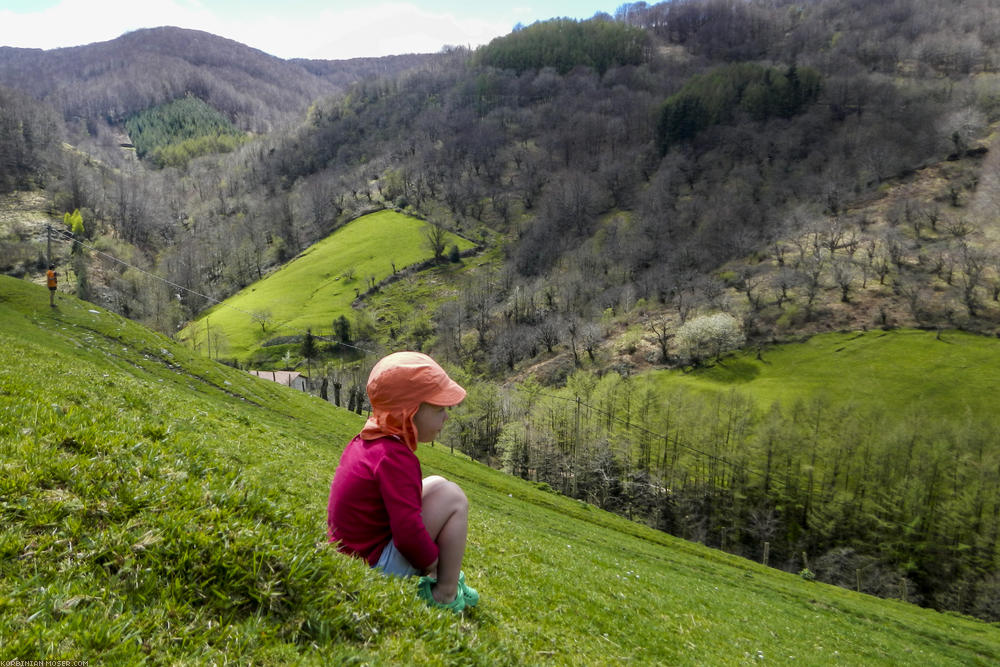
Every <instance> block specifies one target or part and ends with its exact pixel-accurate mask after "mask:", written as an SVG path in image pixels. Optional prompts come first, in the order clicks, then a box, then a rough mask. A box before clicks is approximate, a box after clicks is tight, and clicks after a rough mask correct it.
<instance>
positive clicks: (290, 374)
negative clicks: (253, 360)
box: [250, 371, 306, 391]
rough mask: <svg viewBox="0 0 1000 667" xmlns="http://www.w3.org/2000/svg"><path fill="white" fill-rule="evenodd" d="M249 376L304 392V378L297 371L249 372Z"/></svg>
mask: <svg viewBox="0 0 1000 667" xmlns="http://www.w3.org/2000/svg"><path fill="white" fill-rule="evenodd" d="M250 375H256V376H257V377H259V378H264V379H265V380H270V381H271V382H277V383H278V384H283V385H285V386H286V387H291V388H292V389H298V390H299V391H306V378H305V377H304V376H303V375H302V373H299V372H298V371H250Z"/></svg>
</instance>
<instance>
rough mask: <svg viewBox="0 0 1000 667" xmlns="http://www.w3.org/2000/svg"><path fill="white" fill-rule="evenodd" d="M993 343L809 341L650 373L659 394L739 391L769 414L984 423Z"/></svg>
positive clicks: (930, 334)
mask: <svg viewBox="0 0 1000 667" xmlns="http://www.w3.org/2000/svg"><path fill="white" fill-rule="evenodd" d="M997 350H998V342H997V340H996V339H994V338H991V337H986V336H980V335H975V334H970V333H964V332H961V331H947V332H941V333H940V334H938V333H936V332H934V331H924V330H917V329H903V330H895V331H883V330H873V331H853V332H846V333H831V334H821V335H817V336H812V337H810V338H808V339H806V340H803V341H801V342H798V343H794V344H786V345H776V346H771V347H765V348H762V349H761V350H760V351H759V352H760V354H759V355H758V350H756V349H752V350H744V351H742V352H740V353H738V354H735V355H731V356H728V357H726V358H724V359H722V360H720V362H719V363H715V364H711V365H707V366H705V367H702V368H696V369H693V370H692V371H691V372H688V373H683V374H682V373H669V372H668V373H654V374H653V376H654V377H655V378H656V382H657V384H658V385H659V386H660V387H661V388H666V387H669V386H686V387H689V388H692V389H698V390H703V391H708V392H717V391H720V390H722V391H729V390H730V389H732V388H737V389H738V390H740V391H743V392H746V393H747V394H748V395H751V396H753V397H754V399H755V400H756V401H757V403H758V404H759V405H761V406H762V407H767V406H769V405H771V404H773V403H775V402H777V403H782V404H784V405H789V406H790V405H792V404H793V403H794V402H795V401H797V400H800V399H802V398H803V397H822V398H823V399H825V400H828V401H829V402H830V403H831V404H836V405H848V404H857V405H871V404H878V405H880V406H883V407H884V409H885V410H886V412H888V413H891V414H901V413H905V412H907V411H910V410H914V409H916V411H919V412H921V413H924V414H929V415H932V416H935V417H939V418H942V419H951V418H952V417H954V416H955V415H961V414H963V413H966V412H971V413H972V414H979V415H985V414H990V413H991V412H992V406H993V405H994V401H993V397H992V396H991V392H992V390H993V388H995V387H996V386H997V383H998V382H1000V366H998V365H997V363H996V359H997Z"/></svg>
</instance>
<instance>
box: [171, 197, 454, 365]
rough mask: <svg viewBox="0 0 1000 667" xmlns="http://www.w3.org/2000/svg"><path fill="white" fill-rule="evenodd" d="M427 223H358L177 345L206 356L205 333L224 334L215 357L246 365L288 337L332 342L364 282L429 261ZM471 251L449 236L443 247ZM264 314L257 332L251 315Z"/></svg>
mask: <svg viewBox="0 0 1000 667" xmlns="http://www.w3.org/2000/svg"><path fill="white" fill-rule="evenodd" d="M427 224H428V223H426V222H423V221H421V220H418V219H416V218H413V217H410V216H407V215H403V214H402V213H397V212H395V211H379V212H377V213H371V214H369V215H365V216H362V217H360V218H358V219H357V220H354V221H353V222H351V223H349V224H347V225H345V226H344V227H342V228H340V229H338V230H337V231H336V232H334V233H333V234H331V235H330V236H328V237H327V238H325V239H323V240H322V241H320V242H318V243H316V244H314V245H312V246H310V247H309V248H308V249H307V250H305V251H304V252H302V254H300V255H299V256H298V257H296V258H295V259H293V260H292V261H290V262H289V263H288V264H286V265H284V266H283V267H281V268H280V269H278V270H277V271H275V272H274V273H272V274H270V275H268V276H266V277H265V278H264V279H263V280H261V281H258V282H256V283H254V284H252V285H250V286H249V287H247V288H245V289H243V290H242V291H240V292H239V293H237V294H235V295H233V296H232V297H230V298H228V299H226V300H225V301H223V302H222V303H221V304H219V305H217V306H214V307H213V308H211V309H209V310H207V311H206V312H205V313H204V314H202V315H201V316H200V317H199V318H198V319H197V320H195V321H194V322H192V323H191V324H189V325H188V326H187V327H185V328H184V329H182V330H181V331H180V332H179V334H178V338H179V339H180V340H182V341H186V342H188V343H189V344H190V343H194V344H195V345H197V346H199V347H201V349H202V350H203V351H207V347H206V342H205V341H206V337H207V332H211V336H212V337H215V336H217V335H218V334H220V333H221V334H222V337H223V341H224V342H223V344H222V346H221V347H222V349H221V351H219V352H218V354H217V353H216V352H215V351H214V345H215V343H213V356H219V357H226V358H236V359H245V358H247V357H248V356H249V355H250V354H251V353H252V352H253V350H254V349H256V348H257V347H259V346H260V345H261V343H263V342H264V341H266V340H268V339H271V338H274V337H276V336H294V335H301V334H303V333H305V331H306V330H307V329H310V328H311V329H312V330H313V332H314V333H317V334H319V333H323V334H327V335H328V334H330V333H331V331H332V330H333V321H334V320H335V319H336V318H337V317H339V316H340V315H345V316H347V317H348V318H351V316H352V312H351V302H352V301H354V299H355V298H356V296H357V291H360V292H362V293H363V292H364V291H365V290H366V289H368V286H369V285H368V281H369V279H370V278H374V280H375V282H376V283H377V282H379V281H381V280H383V279H384V278H386V277H387V276H389V275H391V274H392V269H393V267H392V265H393V263H395V267H396V270H397V271H402V270H403V269H404V268H406V267H408V266H410V265H412V264H416V263H418V262H421V261H424V260H426V259H430V257H431V252H430V250H429V249H428V248H427V244H426V241H425V238H424V231H423V230H424V228H425V227H426V225H427ZM452 245H457V246H458V248H459V250H466V249H468V248H471V247H472V246H473V244H472V242H470V241H467V240H465V239H462V238H460V237H458V236H454V235H450V234H449V236H448V241H447V247H449V248H450V247H451V246H452ZM263 311H268V312H269V313H270V317H269V322H268V323H267V325H266V330H262V329H261V326H260V324H259V322H258V321H255V320H254V318H253V315H254V314H255V313H259V312H263Z"/></svg>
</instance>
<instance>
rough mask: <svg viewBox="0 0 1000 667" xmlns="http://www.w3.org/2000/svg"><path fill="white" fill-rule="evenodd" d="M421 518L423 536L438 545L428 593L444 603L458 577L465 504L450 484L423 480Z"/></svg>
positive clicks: (451, 597)
mask: <svg viewBox="0 0 1000 667" xmlns="http://www.w3.org/2000/svg"><path fill="white" fill-rule="evenodd" d="M421 515H422V517H423V520H424V526H425V527H426V528H427V532H428V533H430V536H431V538H432V539H433V540H434V541H435V542H436V543H437V545H438V562H437V568H436V569H437V573H436V577H437V584H435V586H434V588H433V589H432V590H431V592H432V593H433V595H434V599H435V600H437V601H438V602H442V603H448V602H451V601H452V600H454V599H455V595H456V593H457V592H458V574H459V572H460V571H461V569H462V558H463V556H465V539H466V535H467V533H468V529H469V501H468V499H467V498H466V497H465V493H464V492H463V491H462V489H461V487H459V486H458V485H457V484H455V483H454V482H449V481H448V480H446V479H445V478H444V477H438V476H437V475H434V476H432V477H427V478H425V479H424V491H423V509H422V511H421ZM433 575H434V573H432V576H433Z"/></svg>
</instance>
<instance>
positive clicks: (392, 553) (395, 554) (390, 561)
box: [375, 540, 420, 577]
mask: <svg viewBox="0 0 1000 667" xmlns="http://www.w3.org/2000/svg"><path fill="white" fill-rule="evenodd" d="M375 569H376V570H382V573H383V574H388V575H391V576H393V577H412V576H413V575H415V574H420V570H418V569H417V568H415V567H413V566H412V565H410V561H408V560H406V557H405V556H403V554H401V553H399V550H398V549H396V544H395V543H394V542H392V541H391V540H390V541H389V544H387V545H385V548H384V549H382V555H381V556H379V557H378V562H377V563H375Z"/></svg>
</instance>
